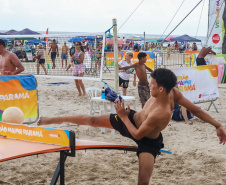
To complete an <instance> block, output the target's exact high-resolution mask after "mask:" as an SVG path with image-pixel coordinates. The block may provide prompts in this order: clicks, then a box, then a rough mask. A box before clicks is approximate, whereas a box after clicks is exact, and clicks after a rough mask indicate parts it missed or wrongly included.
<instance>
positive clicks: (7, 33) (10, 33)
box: [4, 30, 18, 35]
mask: <svg viewBox="0 0 226 185" xmlns="http://www.w3.org/2000/svg"><path fill="white" fill-rule="evenodd" d="M17 32H18V31H16V30H9V31H7V32H5V33H4V34H5V35H16V34H17Z"/></svg>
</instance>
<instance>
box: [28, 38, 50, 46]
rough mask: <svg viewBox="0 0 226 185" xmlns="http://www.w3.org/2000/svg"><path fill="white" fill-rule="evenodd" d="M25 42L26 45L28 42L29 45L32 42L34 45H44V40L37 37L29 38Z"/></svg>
mask: <svg viewBox="0 0 226 185" xmlns="http://www.w3.org/2000/svg"><path fill="white" fill-rule="evenodd" d="M25 44H27V45H29V44H30V45H32V44H34V45H38V44H42V45H46V43H45V42H43V41H40V40H37V39H34V40H29V41H27V42H25Z"/></svg>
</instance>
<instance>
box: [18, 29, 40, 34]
mask: <svg viewBox="0 0 226 185" xmlns="http://www.w3.org/2000/svg"><path fill="white" fill-rule="evenodd" d="M16 35H40V33H38V32H35V31H32V30H30V29H28V28H25V29H23V30H21V31H18V32H17V33H16Z"/></svg>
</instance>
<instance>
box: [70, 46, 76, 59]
mask: <svg viewBox="0 0 226 185" xmlns="http://www.w3.org/2000/svg"><path fill="white" fill-rule="evenodd" d="M74 54H75V42H73V45H72V46H71V48H70V56H71V57H72V56H73V55H74Z"/></svg>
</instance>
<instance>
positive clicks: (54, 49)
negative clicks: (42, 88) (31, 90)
mask: <svg viewBox="0 0 226 185" xmlns="http://www.w3.org/2000/svg"><path fill="white" fill-rule="evenodd" d="M51 51H52V52H51ZM50 52H51V59H52V62H53V67H52V69H55V67H56V62H55V61H56V56H57V53H58V46H57V43H56V40H55V39H53V43H52V44H51V47H50V49H49V53H50Z"/></svg>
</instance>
